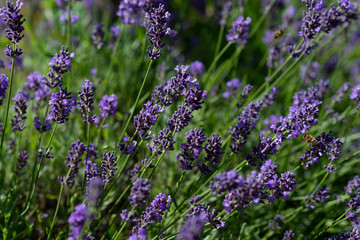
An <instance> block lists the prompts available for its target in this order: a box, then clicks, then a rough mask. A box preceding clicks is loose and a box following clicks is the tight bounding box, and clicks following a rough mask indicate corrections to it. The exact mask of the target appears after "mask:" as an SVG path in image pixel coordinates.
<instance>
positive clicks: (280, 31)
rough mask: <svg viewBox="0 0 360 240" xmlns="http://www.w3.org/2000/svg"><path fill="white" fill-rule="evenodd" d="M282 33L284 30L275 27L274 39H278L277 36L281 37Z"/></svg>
mask: <svg viewBox="0 0 360 240" xmlns="http://www.w3.org/2000/svg"><path fill="white" fill-rule="evenodd" d="M283 34H284V31H283V30H281V29H276V30H275V32H274V35H273V37H274V39H278V38H279V37H281V36H282V35H283Z"/></svg>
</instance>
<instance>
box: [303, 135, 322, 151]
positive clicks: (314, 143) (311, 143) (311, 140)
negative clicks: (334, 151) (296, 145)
mask: <svg viewBox="0 0 360 240" xmlns="http://www.w3.org/2000/svg"><path fill="white" fill-rule="evenodd" d="M303 140H304V141H305V142H307V143H309V148H310V147H311V146H313V147H319V146H320V143H319V141H318V140H316V138H314V137H313V136H311V135H310V134H307V133H305V134H304V135H303Z"/></svg>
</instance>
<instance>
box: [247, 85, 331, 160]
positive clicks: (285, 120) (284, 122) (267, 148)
mask: <svg viewBox="0 0 360 240" xmlns="http://www.w3.org/2000/svg"><path fill="white" fill-rule="evenodd" d="M328 91H329V82H328V81H322V80H321V81H319V82H318V83H317V84H316V85H315V86H313V87H311V88H308V89H307V90H300V92H298V93H295V95H294V96H293V100H294V101H293V105H292V106H291V107H290V108H289V114H288V115H287V116H286V117H280V120H279V121H278V122H277V123H273V124H271V126H270V129H271V131H272V133H273V134H274V135H275V136H274V137H273V138H272V137H266V136H261V138H260V140H259V143H258V145H257V146H254V147H253V149H252V154H246V160H247V161H248V163H249V164H250V165H260V166H261V165H262V163H263V162H264V161H265V160H267V159H268V158H269V156H270V155H274V154H276V153H277V152H278V147H279V146H281V145H282V142H283V141H284V140H290V139H293V138H297V137H298V136H299V135H300V134H304V133H305V132H307V131H308V130H309V129H310V128H311V127H312V126H314V125H317V124H318V120H317V118H318V114H319V108H318V105H320V104H321V101H320V100H321V99H322V98H323V96H324V95H325V94H326V93H327V92H328Z"/></svg>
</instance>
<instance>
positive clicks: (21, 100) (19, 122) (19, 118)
mask: <svg viewBox="0 0 360 240" xmlns="http://www.w3.org/2000/svg"><path fill="white" fill-rule="evenodd" d="M12 100H14V112H15V114H14V118H13V119H11V127H12V131H22V130H24V129H25V120H26V116H25V114H26V110H27V105H26V102H27V100H28V97H27V96H26V95H25V94H24V93H23V92H19V93H17V94H16V95H15V97H13V99H12Z"/></svg>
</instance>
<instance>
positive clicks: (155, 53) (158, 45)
mask: <svg viewBox="0 0 360 240" xmlns="http://www.w3.org/2000/svg"><path fill="white" fill-rule="evenodd" d="M170 16H171V15H170V13H169V12H167V11H166V10H165V6H164V4H162V3H160V4H159V6H158V7H153V8H150V9H149V11H147V12H146V14H145V17H146V18H147V23H146V26H147V33H146V34H147V35H148V41H149V42H150V44H151V45H152V48H151V47H150V46H149V48H148V50H147V51H146V52H147V53H148V56H149V58H150V59H151V60H156V59H158V58H159V57H160V56H161V49H162V48H163V47H164V46H165V43H162V40H163V38H164V37H165V36H166V35H172V34H173V31H172V30H171V29H170V28H166V24H167V22H168V21H169V19H170Z"/></svg>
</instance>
